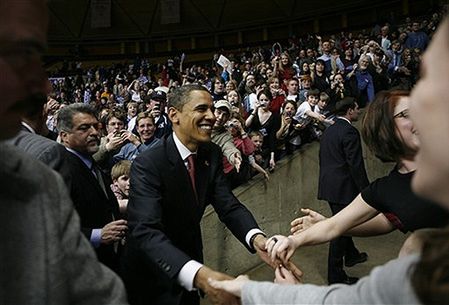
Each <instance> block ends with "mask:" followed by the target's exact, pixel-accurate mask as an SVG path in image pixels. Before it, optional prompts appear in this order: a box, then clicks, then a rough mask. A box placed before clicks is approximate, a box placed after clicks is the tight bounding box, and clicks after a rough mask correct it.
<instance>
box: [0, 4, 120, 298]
mask: <svg viewBox="0 0 449 305" xmlns="http://www.w3.org/2000/svg"><path fill="white" fill-rule="evenodd" d="M46 2H47V1H46V0H20V1H17V0H0V20H2V22H0V71H1V73H0V96H1V98H0V183H1V186H2V187H1V190H0V193H1V204H0V224H1V225H0V226H1V230H0V240H1V242H0V249H1V251H0V262H1V272H0V282H1V287H0V304H36V305H44V304H45V305H67V304H78V305H81V304H109V305H112V304H126V300H125V292H124V287H123V284H122V283H121V281H120V280H119V278H118V277H117V276H116V275H114V274H113V273H112V272H111V271H110V270H109V269H108V268H106V267H105V266H103V265H102V264H100V263H98V261H97V259H96V258H95V254H94V252H93V250H92V247H91V246H90V245H89V243H88V241H87V240H86V239H85V238H84V236H83V235H82V234H81V232H80V229H79V218H78V215H77V213H76V212H75V211H74V208H73V205H72V202H71V201H70V198H69V197H68V193H67V190H66V185H65V184H64V182H63V180H62V178H61V177H60V176H59V175H58V174H57V173H56V172H54V171H52V170H50V169H49V168H48V167H47V166H45V165H44V164H42V163H41V162H37V161H36V160H35V159H34V158H33V157H32V156H30V155H27V154H25V153H23V152H21V151H20V150H19V149H17V148H15V147H13V146H11V145H10V144H8V143H6V142H5V141H3V140H6V139H10V138H11V137H13V136H14V135H16V134H17V132H18V131H19V129H20V126H21V125H20V121H21V120H22V119H23V118H24V117H25V116H26V114H29V113H30V112H33V110H35V106H36V104H35V102H36V100H35V99H34V98H33V97H36V96H39V95H43V96H44V101H45V96H46V94H47V93H48V90H49V83H48V79H47V76H46V74H45V71H44V70H43V68H42V60H41V55H42V53H43V52H44V51H45V46H46V31H47V22H48V18H47V17H48V13H47V7H46ZM35 136H36V137H39V136H38V135H35ZM42 139H44V138H42ZM48 141H50V140H48ZM30 144H31V143H30Z"/></svg>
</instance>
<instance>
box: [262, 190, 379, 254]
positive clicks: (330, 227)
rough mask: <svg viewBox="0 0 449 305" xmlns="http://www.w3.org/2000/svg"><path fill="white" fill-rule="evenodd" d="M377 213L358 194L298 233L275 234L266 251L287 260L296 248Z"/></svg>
mask: <svg viewBox="0 0 449 305" xmlns="http://www.w3.org/2000/svg"><path fill="white" fill-rule="evenodd" d="M378 213H379V212H378V211H377V210H375V209H374V208H372V207H371V206H370V205H368V204H367V203H366V202H365V201H364V200H363V199H362V196H361V195H358V196H357V197H356V198H355V199H354V200H353V201H352V203H351V204H350V205H348V206H347V207H346V208H344V209H343V210H341V211H340V212H339V213H338V214H336V215H335V216H333V217H331V218H328V219H326V220H323V221H320V222H318V223H316V224H315V225H313V226H312V227H310V228H309V229H307V230H305V231H303V232H301V233H299V234H296V235H291V236H289V237H287V238H282V237H281V238H279V237H278V236H276V239H278V241H277V242H275V243H274V244H273V243H271V244H270V243H268V244H267V248H268V252H269V253H270V256H271V257H272V258H275V257H279V258H280V259H281V260H282V261H288V260H289V259H290V257H291V256H292V255H293V253H294V251H295V250H296V248H298V247H300V246H308V245H316V244H322V243H325V242H328V241H330V240H332V239H334V238H336V237H338V236H341V235H343V234H344V233H345V232H346V231H347V230H349V229H350V228H353V227H355V226H357V225H359V224H361V223H364V222H365V221H367V220H369V219H371V218H373V217H374V216H376V215H377V214H378Z"/></svg>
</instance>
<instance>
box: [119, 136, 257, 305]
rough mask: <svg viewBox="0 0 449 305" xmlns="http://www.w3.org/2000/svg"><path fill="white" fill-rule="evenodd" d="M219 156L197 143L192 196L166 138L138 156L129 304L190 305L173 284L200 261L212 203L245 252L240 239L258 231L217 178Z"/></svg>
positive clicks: (131, 226) (133, 184)
mask: <svg viewBox="0 0 449 305" xmlns="http://www.w3.org/2000/svg"><path fill="white" fill-rule="evenodd" d="M222 158H223V157H222V154H221V150H220V148H219V147H218V146H217V145H215V144H213V143H206V144H201V145H200V147H199V148H198V152H197V160H196V166H195V171H196V189H197V193H198V200H197V199H196V197H195V194H194V192H193V188H192V186H191V183H190V180H189V179H190V178H189V174H188V171H187V169H186V167H185V165H184V161H183V160H182V159H181V156H180V154H179V152H178V150H177V148H176V145H175V143H174V140H173V136H172V135H169V136H168V137H165V138H163V139H162V141H161V142H160V143H159V144H158V145H157V146H154V147H152V148H151V149H149V150H146V151H145V152H143V153H141V154H140V155H139V156H138V157H137V158H136V159H135V161H134V163H133V166H132V168H131V182H130V187H131V190H130V199H129V204H128V217H129V218H128V224H129V231H130V236H129V238H128V242H127V248H128V249H127V257H126V259H125V260H124V262H125V269H126V272H125V273H126V275H125V282H126V284H127V288H128V296H129V298H130V303H131V304H158V305H159V304H167V305H168V304H170V305H175V304H181V303H182V304H195V301H187V300H186V299H185V298H184V297H183V295H187V294H185V292H186V290H184V289H183V288H181V286H179V285H178V283H177V276H178V273H179V271H180V270H181V268H182V267H183V266H184V265H185V264H186V263H187V262H188V261H189V260H192V259H194V260H197V261H199V262H202V261H203V254H202V248H203V245H202V240H201V228H200V221H201V217H202V215H203V213H204V209H205V208H206V206H207V205H208V204H212V205H213V207H214V209H215V211H216V212H217V214H218V216H219V218H220V220H221V221H222V222H224V223H225V224H226V226H227V227H228V228H229V229H230V230H231V231H232V233H233V234H234V236H236V237H237V238H238V239H239V240H240V242H242V243H243V244H244V245H245V246H246V247H247V248H248V250H250V251H251V252H254V251H253V250H252V249H250V248H249V247H248V246H247V244H246V242H245V236H246V234H247V233H248V231H249V230H250V229H254V228H258V226H257V223H256V221H255V220H254V217H253V216H252V214H251V213H250V212H249V211H248V210H247V209H246V207H244V206H243V205H242V204H241V203H240V202H239V201H238V200H237V198H235V196H234V195H233V194H232V192H231V191H230V189H229V188H228V185H227V183H226V180H225V178H224V175H223V167H222V163H223V162H222Z"/></svg>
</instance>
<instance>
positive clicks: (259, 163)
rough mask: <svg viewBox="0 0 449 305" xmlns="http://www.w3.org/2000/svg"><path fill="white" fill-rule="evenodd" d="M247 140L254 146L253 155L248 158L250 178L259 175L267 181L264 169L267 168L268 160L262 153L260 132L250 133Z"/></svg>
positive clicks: (266, 173)
mask: <svg viewBox="0 0 449 305" xmlns="http://www.w3.org/2000/svg"><path fill="white" fill-rule="evenodd" d="M249 138H250V139H251V141H252V142H253V144H254V153H253V154H252V155H250V156H248V158H249V164H250V165H251V167H252V168H253V171H252V176H254V175H256V174H257V173H261V174H262V175H264V176H265V179H267V180H268V172H267V171H266V170H265V169H264V168H266V167H267V166H268V158H267V156H264V155H263V152H262V145H263V135H262V133H261V132H260V131H252V132H250V133H249Z"/></svg>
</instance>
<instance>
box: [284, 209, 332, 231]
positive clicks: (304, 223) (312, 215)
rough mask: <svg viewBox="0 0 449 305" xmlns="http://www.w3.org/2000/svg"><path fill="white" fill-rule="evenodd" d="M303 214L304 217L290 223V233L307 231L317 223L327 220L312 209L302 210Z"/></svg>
mask: <svg viewBox="0 0 449 305" xmlns="http://www.w3.org/2000/svg"><path fill="white" fill-rule="evenodd" d="M301 212H302V213H303V214H304V216H302V217H299V218H296V219H294V220H293V221H292V222H291V223H290V226H291V228H290V232H291V233H292V234H298V233H300V232H302V231H304V230H307V229H308V228H310V227H311V226H313V225H314V224H316V223H317V222H320V221H322V220H325V219H326V217H324V216H323V215H321V214H320V213H318V212H315V211H314V210H311V209H301Z"/></svg>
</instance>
